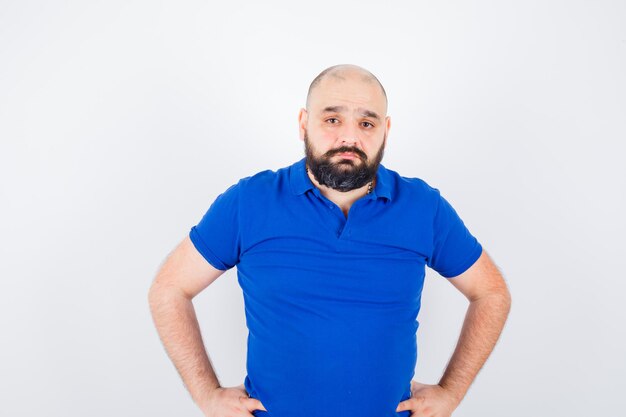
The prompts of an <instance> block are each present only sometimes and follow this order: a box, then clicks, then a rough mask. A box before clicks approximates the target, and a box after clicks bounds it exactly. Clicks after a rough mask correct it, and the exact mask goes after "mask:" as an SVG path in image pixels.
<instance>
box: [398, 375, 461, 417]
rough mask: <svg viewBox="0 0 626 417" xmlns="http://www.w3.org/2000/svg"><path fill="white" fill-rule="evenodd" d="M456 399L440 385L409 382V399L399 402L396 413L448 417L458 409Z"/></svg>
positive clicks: (416, 416)
mask: <svg viewBox="0 0 626 417" xmlns="http://www.w3.org/2000/svg"><path fill="white" fill-rule="evenodd" d="M458 405H459V402H458V401H457V400H456V398H455V397H454V396H453V395H452V394H451V393H450V392H449V391H447V390H446V389H445V388H444V387H442V386H441V385H427V384H421V383H419V382H417V381H411V398H409V399H406V400H404V401H401V402H400V404H399V405H398V408H396V411H405V410H409V411H411V417H450V416H451V415H452V412H453V411H454V410H455V409H456V408H457V407H458Z"/></svg>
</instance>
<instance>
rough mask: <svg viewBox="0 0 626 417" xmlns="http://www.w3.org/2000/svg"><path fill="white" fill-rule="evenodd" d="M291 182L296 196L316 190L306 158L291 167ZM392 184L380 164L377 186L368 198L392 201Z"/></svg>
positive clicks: (388, 175)
mask: <svg viewBox="0 0 626 417" xmlns="http://www.w3.org/2000/svg"><path fill="white" fill-rule="evenodd" d="M289 180H290V183H291V191H292V192H293V194H295V195H300V194H304V193H305V192H307V191H308V190H312V189H313V188H315V185H314V184H313V183H312V182H311V179H310V178H309V176H308V175H307V173H306V157H304V158H302V159H300V160H299V161H297V162H295V163H294V164H293V165H291V166H290V167H289ZM391 184H392V183H391V174H390V173H389V171H388V170H387V168H385V167H384V166H383V164H379V165H378V171H377V172H376V185H375V186H374V189H373V190H372V192H371V194H368V195H367V196H366V197H369V198H371V199H375V198H378V197H384V198H386V199H387V200H391Z"/></svg>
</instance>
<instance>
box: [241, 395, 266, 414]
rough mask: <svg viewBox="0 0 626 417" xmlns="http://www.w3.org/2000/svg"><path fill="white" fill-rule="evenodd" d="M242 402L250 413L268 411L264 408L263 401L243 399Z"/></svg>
mask: <svg viewBox="0 0 626 417" xmlns="http://www.w3.org/2000/svg"><path fill="white" fill-rule="evenodd" d="M241 400H242V401H243V403H244V404H245V405H246V408H247V409H248V411H253V410H263V411H267V409H266V408H265V407H264V406H263V403H261V401H259V400H257V399H256V398H242V399H241Z"/></svg>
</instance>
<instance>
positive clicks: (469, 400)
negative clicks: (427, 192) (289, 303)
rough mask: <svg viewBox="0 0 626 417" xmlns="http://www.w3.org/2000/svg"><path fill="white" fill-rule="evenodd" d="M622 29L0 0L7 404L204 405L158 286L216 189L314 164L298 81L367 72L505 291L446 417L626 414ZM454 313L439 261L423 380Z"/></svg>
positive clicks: (585, 18)
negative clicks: (491, 335) (165, 341)
mask: <svg viewBox="0 0 626 417" xmlns="http://www.w3.org/2000/svg"><path fill="white" fill-rule="evenodd" d="M625 22H626V3H624V2H623V1H597V0H596V1H591V0H589V1H556V0H542V1H538V0H527V1H515V2H513V1H496V0H493V1H474V2H471V1H456V2H450V1H429V2H425V1H417V2H415V1H411V2H409V1H406V2H393V1H384V2H380V1H376V2H375V1H365V0H360V1H316V2H309V3H306V4H305V3H300V2H288V1H265V2H252V1H250V2H241V1H239V2H236V1H231V2H215V3H212V2H207V1H202V2H200V1H160V2H157V1H125V2H120V1H107V2H94V1H91V2H88V1H57V2H52V1H38V2H36V1H17V0H15V1H7V0H0V210H1V216H0V239H1V241H0V257H1V261H0V329H1V335H2V336H1V341H2V343H1V344H0V353H1V354H0V367H1V368H0V414H1V415H3V416H11V417H18V416H55V417H56V416H59V417H61V416H89V417H105V416H106V417H109V416H152V417H156V416H174V415H175V416H200V415H201V413H200V412H199V410H198V409H197V408H196V406H195V405H194V404H193V402H192V401H191V399H190V397H189V395H188V393H187V392H186V390H185V388H184V386H183V384H182V382H181V381H180V379H179V377H178V374H177V373H176V371H175V368H174V367H173V365H172V363H171V362H170V361H169V359H168V358H167V356H166V353H165V351H164V349H163V347H162V345H161V344H160V341H159V339H158V335H157V333H156V330H155V328H154V325H153V323H152V319H151V316H150V313H149V308H148V302H147V291H148V288H149V286H150V283H151V281H152V279H153V278H154V275H155V273H156V271H157V269H158V267H159V265H160V263H161V262H162V261H163V260H164V258H165V257H166V255H167V254H168V253H169V251H170V250H171V249H173V247H174V246H175V245H176V244H177V243H178V242H179V241H180V240H181V239H182V238H183V237H184V236H185V235H186V234H187V233H188V231H189V229H190V228H191V226H193V225H194V224H196V223H197V222H198V221H199V220H200V218H201V216H202V215H203V214H204V212H205V211H206V209H207V208H208V206H209V205H210V203H211V202H212V201H213V200H214V198H215V197H216V196H217V195H218V194H219V193H221V192H222V191H224V190H225V188H226V187H227V186H229V185H230V184H232V183H234V182H236V181H237V180H238V179H239V178H241V177H243V176H248V175H251V174H254V173H256V172H258V171H261V170H264V169H278V168H280V167H283V166H287V165H289V164H291V163H293V162H294V161H296V160H297V159H300V158H301V157H303V156H304V149H303V143H302V142H301V141H300V140H299V138H298V131H297V113H298V110H299V108H300V107H301V106H303V105H304V101H305V97H306V90H307V88H308V85H309V83H310V82H311V80H312V79H313V78H314V77H315V76H316V75H317V74H318V73H319V72H320V71H321V70H323V69H324V68H326V67H328V66H330V65H334V64H339V63H353V64H357V65H361V66H363V67H365V68H367V69H369V70H370V71H372V72H373V73H374V74H375V75H376V76H377V77H378V78H379V79H380V80H381V82H382V83H383V85H384V86H385V88H386V90H387V93H388V96H389V113H388V114H389V115H390V116H391V119H392V127H391V131H390V136H389V139H388V145H387V148H386V153H385V157H384V159H383V164H384V165H385V166H386V167H388V168H390V169H393V170H396V171H397V172H399V173H400V174H401V175H404V176H409V177H420V178H422V179H424V180H425V181H427V182H428V183H429V184H431V185H433V186H435V187H437V188H439V189H440V190H441V191H442V193H443V194H444V196H446V197H447V198H448V200H449V201H450V202H451V203H452V204H453V206H454V207H455V208H456V209H457V211H458V212H459V214H460V215H461V217H462V218H463V219H464V221H465V223H466V225H467V226H468V227H469V229H470V230H471V231H472V232H473V234H474V235H475V236H477V238H478V239H479V240H480V242H481V243H482V244H483V246H484V247H485V249H486V250H487V251H488V252H489V253H490V254H491V256H492V257H493V258H494V260H495V261H496V263H497V264H498V265H499V267H500V268H501V270H502V272H503V274H504V275H505V278H506V280H507V282H508V284H509V286H510V289H511V293H512V297H513V305H512V310H511V314H510V316H509V320H508V322H507V324H506V327H505V330H504V332H503V333H502V336H501V339H500V341H499V342H498V345H497V346H496V348H495V350H494V352H493V354H492V356H491V357H490V358H489V360H488V361H487V363H486V365H485V367H484V368H483V369H482V370H481V372H480V373H479V375H478V377H477V379H476V380H475V382H474V384H473V386H472V387H471V389H470V391H469V393H468V394H467V396H466V398H465V400H464V401H463V402H462V404H461V405H460V407H459V408H458V409H457V411H456V412H455V413H454V416H455V417H469V416H483V417H501V416H507V417H528V416H568V417H578V416H580V417H583V416H584V417H587V416H616V415H620V414H621V413H622V412H623V410H621V409H620V407H621V405H622V404H623V399H622V397H623V395H622V388H623V377H624V375H625V373H626V363H625V362H626V361H625V360H624V352H625V351H626V342H625V339H626V338H625V332H624V321H625V320H624V319H625V314H624V311H625V308H624V304H625V303H624V301H623V294H624V291H625V290H626V285H625V284H624V278H626V277H625V276H624V275H625V274H624V267H625V265H624V255H625V253H624V252H625V250H624V249H625V244H624V235H625V233H626V222H625V221H624V213H625V212H626V198H625V193H626V191H625V190H626V169H625V168H624V159H625V153H624V141H625V139H626V75H625V74H626V24H625ZM240 291H241V290H240V288H239V286H238V284H237V280H236V270H235V269H232V270H230V271H229V272H227V273H226V274H225V275H222V277H220V279H218V280H217V281H216V282H215V283H214V284H213V285H212V286H210V287H209V288H208V289H207V290H206V291H204V292H203V293H201V294H200V295H199V296H198V297H196V298H195V299H194V304H195V306H196V308H197V311H198V315H199V319H200V324H201V328H202V332H203V335H204V338H205V343H206V345H207V348H208V352H209V355H210V357H211V358H212V360H213V363H214V365H215V367H216V371H217V373H218V376H219V378H220V381H221V383H222V385H224V386H233V385H238V384H241V383H243V379H244V377H245V354H246V352H245V349H246V348H245V340H246V335H247V330H246V327H245V318H244V312H243V301H242V296H241V292H240ZM466 307H467V301H466V300H465V298H464V297H463V296H462V295H461V294H460V293H459V292H457V291H456V290H455V289H454V287H453V286H452V285H450V284H449V283H448V282H446V280H445V278H442V277H440V276H439V275H437V274H436V273H434V272H433V271H430V270H429V271H428V276H427V279H426V283H425V288H424V294H423V308H422V311H421V312H420V316H419V320H420V323H421V327H420V329H419V331H418V342H419V359H418V365H417V369H416V379H417V380H418V381H421V382H425V383H436V382H437V381H438V378H439V377H440V376H441V373H442V372H443V369H444V367H445V365H446V363H447V360H448V359H449V356H450V354H451V353H452V350H453V348H454V344H455V343H456V339H457V336H458V332H459V331H460V327H461V324H462V320H463V315H464V313H465V309H466ZM294 415H297V413H294Z"/></svg>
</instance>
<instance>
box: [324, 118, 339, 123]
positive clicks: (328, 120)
mask: <svg viewBox="0 0 626 417" xmlns="http://www.w3.org/2000/svg"><path fill="white" fill-rule="evenodd" d="M329 120H336V121H337V122H339V119H337V118H336V117H331V118H330V119H326V121H327V122H328V121H329ZM331 124H336V123H331Z"/></svg>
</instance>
